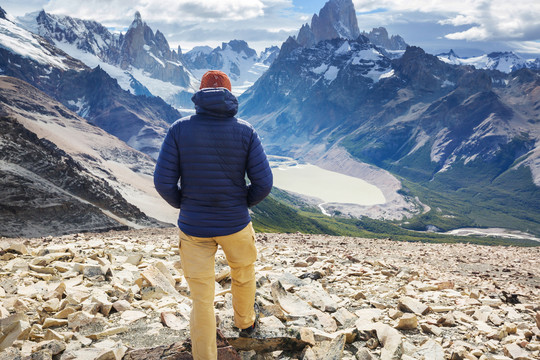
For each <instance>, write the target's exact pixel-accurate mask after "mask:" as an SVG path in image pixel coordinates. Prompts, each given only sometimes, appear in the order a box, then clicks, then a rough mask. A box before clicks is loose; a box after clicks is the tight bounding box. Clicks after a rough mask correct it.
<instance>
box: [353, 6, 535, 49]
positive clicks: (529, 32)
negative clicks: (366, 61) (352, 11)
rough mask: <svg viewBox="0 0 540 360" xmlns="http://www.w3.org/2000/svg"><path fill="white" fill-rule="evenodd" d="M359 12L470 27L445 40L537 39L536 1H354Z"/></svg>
mask: <svg viewBox="0 0 540 360" xmlns="http://www.w3.org/2000/svg"><path fill="white" fill-rule="evenodd" d="M354 4H355V7H356V9H357V11H359V12H369V11H373V10H376V9H381V8H383V9H386V11H385V12H382V13H380V14H379V16H382V17H384V16H395V14H399V13H407V12H423V13H430V14H433V16H434V17H436V18H440V17H443V20H439V24H441V25H453V26H465V25H470V26H471V27H470V28H469V29H467V30H461V29H460V31H456V32H450V33H448V34H447V35H446V38H448V39H459V40H471V41H478V40H499V41H501V40H503V41H504V40H522V41H525V40H538V39H540V2H539V1H537V0H519V1H508V0H433V1H424V0H409V1H401V0H354Z"/></svg>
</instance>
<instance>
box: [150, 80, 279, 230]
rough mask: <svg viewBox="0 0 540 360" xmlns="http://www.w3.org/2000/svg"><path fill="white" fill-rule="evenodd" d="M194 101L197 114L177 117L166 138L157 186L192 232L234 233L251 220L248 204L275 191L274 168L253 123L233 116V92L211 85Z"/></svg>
mask: <svg viewBox="0 0 540 360" xmlns="http://www.w3.org/2000/svg"><path fill="white" fill-rule="evenodd" d="M192 101H193V102H194V103H195V110H196V115H193V116H190V117H185V118H182V119H180V120H178V121H176V122H175V123H174V124H172V126H171V127H170V129H169V131H168V133H167V136H166V137H165V140H164V142H163V145H162V146H161V151H160V153H159V156H158V160H157V164H156V169H155V172H154V185H155V187H156V190H157V191H158V193H159V194H160V195H161V196H162V197H163V198H164V199H165V200H166V201H167V202H168V203H169V204H170V205H172V206H173V207H175V208H179V209H180V216H179V218H178V227H179V228H180V229H181V230H182V231H183V232H184V233H186V234H187V235H191V236H198V237H214V236H224V235H230V234H233V233H235V232H238V231H240V230H242V229H243V228H244V227H246V226H247V225H248V224H249V222H250V221H251V218H250V216H249V212H248V207H251V206H254V205H256V204H257V203H259V202H260V201H262V200H263V199H264V198H265V197H266V196H267V195H268V194H269V193H270V190H271V189H272V171H271V170H270V166H269V164H268V160H267V158H266V154H265V153H264V150H263V147H262V145H261V141H260V139H259V137H258V136H257V133H256V132H255V130H254V129H253V127H252V126H251V125H250V124H249V123H248V122H246V121H243V120H240V119H237V118H235V117H234V115H236V113H237V112H238V101H237V99H236V97H235V96H234V95H233V94H231V93H230V92H229V91H228V90H227V89H224V88H207V89H202V90H200V91H198V92H197V93H196V94H195V95H193V97H192ZM246 174H247V177H248V178H249V180H250V181H251V184H249V185H246V178H245V176H246Z"/></svg>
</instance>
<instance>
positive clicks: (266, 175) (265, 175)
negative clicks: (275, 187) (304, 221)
mask: <svg viewBox="0 0 540 360" xmlns="http://www.w3.org/2000/svg"><path fill="white" fill-rule="evenodd" d="M247 176H248V178H249V180H250V181H251V184H250V185H248V206H249V207H252V206H255V205H257V204H258V203H260V202H261V201H262V200H263V199H264V198H265V197H266V196H268V194H270V190H272V184H273V177H272V170H271V169H270V164H269V163H268V159H267V157H266V154H265V153H264V149H263V147H262V144H261V140H260V139H259V136H258V135H257V133H256V132H255V131H253V134H252V136H251V143H250V147H249V153H248V161H247Z"/></svg>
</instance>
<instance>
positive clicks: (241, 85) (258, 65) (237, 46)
mask: <svg viewBox="0 0 540 360" xmlns="http://www.w3.org/2000/svg"><path fill="white" fill-rule="evenodd" d="M278 53H279V48H278V47H275V46H274V47H271V48H267V49H266V50H265V51H263V52H262V53H261V55H260V56H258V55H257V52H256V51H255V50H254V49H252V48H250V47H249V45H248V44H247V43H246V42H245V41H243V40H231V41H229V42H228V43H222V44H221V46H220V47H216V48H215V49H212V48H210V47H208V46H197V47H195V48H193V49H192V50H191V51H189V52H187V53H186V54H185V55H184V59H185V61H186V65H187V66H188V67H189V68H190V69H191V72H192V73H193V74H194V75H195V77H196V78H197V79H200V78H201V77H202V75H203V74H204V73H205V72H206V71H208V70H221V71H223V72H225V73H226V74H228V75H229V78H230V79H231V84H232V87H233V93H234V94H236V95H240V94H242V93H243V92H244V91H245V90H247V88H249V87H250V86H251V85H253V83H255V81H256V80H257V79H258V78H259V77H260V76H261V75H262V73H264V72H265V71H266V70H267V69H268V66H269V65H270V64H271V62H272V61H273V60H274V59H275V58H276V57H277V54H278Z"/></svg>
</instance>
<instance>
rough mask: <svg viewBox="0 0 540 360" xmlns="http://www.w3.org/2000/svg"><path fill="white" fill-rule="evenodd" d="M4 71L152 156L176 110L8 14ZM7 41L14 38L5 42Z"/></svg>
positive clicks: (1, 57)
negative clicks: (132, 89) (72, 54)
mask: <svg viewBox="0 0 540 360" xmlns="http://www.w3.org/2000/svg"><path fill="white" fill-rule="evenodd" d="M0 27H1V28H2V32H3V34H4V36H5V37H6V38H7V39H6V41H5V44H7V45H6V46H3V47H2V48H0V69H1V70H2V74H3V75H8V76H13V77H16V78H19V79H22V80H24V81H26V82H28V83H29V84H31V85H33V86H35V87H37V88H38V89H40V90H42V91H44V92H45V93H47V94H49V95H50V96H52V97H53V98H55V99H56V100H58V101H60V102H61V103H62V104H64V105H65V106H66V107H68V108H69V109H70V110H72V111H74V112H76V113H77V114H79V115H81V116H82V117H84V118H86V119H88V120H90V121H91V122H93V123H94V124H96V125H99V126H100V127H102V128H104V129H106V130H107V131H109V132H110V133H111V134H113V135H115V136H117V137H118V138H120V139H121V140H123V141H125V142H127V143H129V144H130V145H131V146H133V147H134V148H136V149H138V150H141V151H143V152H145V153H147V154H149V155H151V156H154V157H157V152H158V151H159V147H160V146H161V139H162V137H163V136H164V134H165V131H166V130H167V128H168V126H169V124H170V123H172V122H173V121H175V120H177V119H178V118H180V117H181V115H180V113H179V112H178V111H177V110H175V109H174V108H172V107H171V106H170V105H168V104H167V103H165V102H164V101H163V100H162V99H160V98H158V97H147V96H135V95H132V94H131V93H129V92H127V91H125V90H123V89H122V88H121V87H120V85H119V84H118V82H117V81H116V80H115V79H113V78H111V77H110V76H109V75H108V74H107V73H106V72H105V71H104V70H103V69H102V68H100V67H96V68H94V69H90V68H88V67H87V66H86V65H85V64H84V63H82V62H81V61H79V60H76V59H74V58H72V57H70V56H69V55H67V54H66V53H65V52H63V51H62V50H60V49H58V48H57V47H55V46H53V45H51V44H50V43H49V42H48V41H46V40H45V39H44V38H42V37H40V36H38V35H34V34H32V33H30V32H28V31H26V30H24V29H22V28H20V27H19V26H17V25H16V24H14V23H12V22H10V21H8V20H0ZM9 44H17V45H16V46H11V47H10V46H9Z"/></svg>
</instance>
